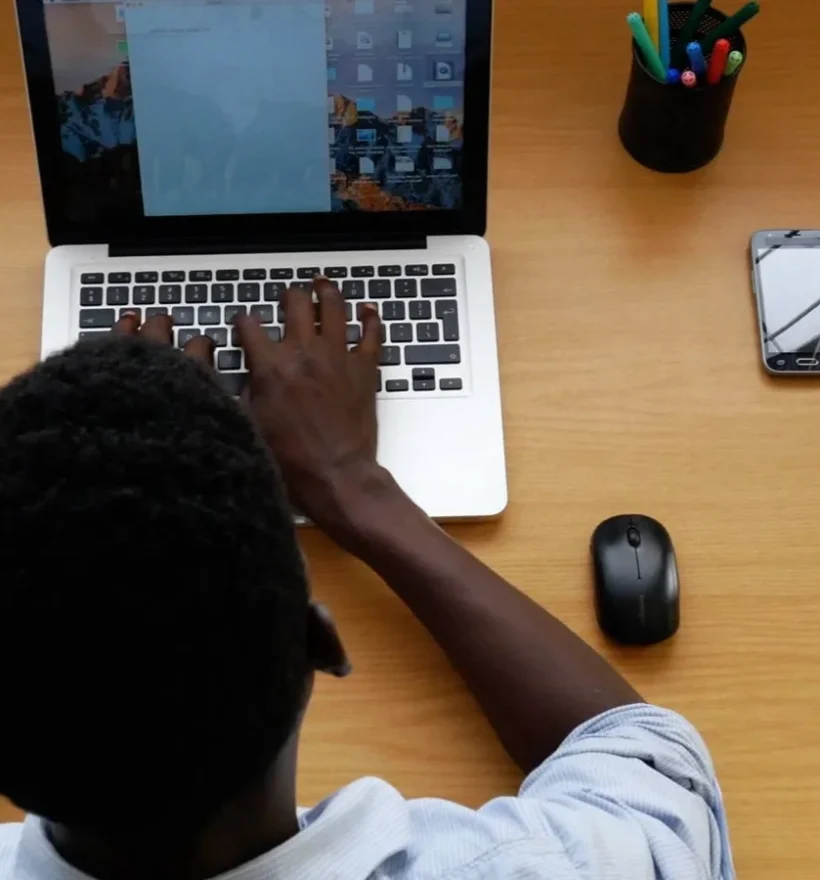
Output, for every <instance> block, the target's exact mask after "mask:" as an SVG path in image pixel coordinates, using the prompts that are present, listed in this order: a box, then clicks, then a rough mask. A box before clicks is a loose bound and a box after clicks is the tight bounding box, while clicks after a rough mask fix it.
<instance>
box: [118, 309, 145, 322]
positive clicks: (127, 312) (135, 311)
mask: <svg viewBox="0 0 820 880" xmlns="http://www.w3.org/2000/svg"><path fill="white" fill-rule="evenodd" d="M126 315H136V317H137V320H138V321H140V322H142V309H135V308H134V307H133V306H128V307H127V308H124V309H120V311H119V314H118V315H117V319H118V320H121V319H122V318H124V317H125V316H126Z"/></svg>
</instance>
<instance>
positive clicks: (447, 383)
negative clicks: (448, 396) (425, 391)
mask: <svg viewBox="0 0 820 880" xmlns="http://www.w3.org/2000/svg"><path fill="white" fill-rule="evenodd" d="M438 387H439V388H440V389H441V390H442V391H461V389H462V388H463V387H464V383H463V382H462V381H461V379H442V380H441V381H440V382H439V383H438Z"/></svg>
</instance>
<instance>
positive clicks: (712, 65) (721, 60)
mask: <svg viewBox="0 0 820 880" xmlns="http://www.w3.org/2000/svg"><path fill="white" fill-rule="evenodd" d="M731 51H732V45H731V43H730V42H729V41H728V40H718V41H717V42H716V43H715V48H714V49H712V57H711V58H710V59H709V69H708V70H707V72H706V82H708V83H709V85H710V86H716V85H717V84H718V83H719V82H720V81H721V80H722V79H723V73H724V71H725V70H726V62H727V61H728V60H729V52H731Z"/></svg>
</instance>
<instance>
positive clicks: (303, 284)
mask: <svg viewBox="0 0 820 880" xmlns="http://www.w3.org/2000/svg"><path fill="white" fill-rule="evenodd" d="M290 286H291V287H292V288H293V289H294V290H306V291H307V292H308V293H312V292H313V282H312V281H294V282H293V283H292V284H291V285H290Z"/></svg>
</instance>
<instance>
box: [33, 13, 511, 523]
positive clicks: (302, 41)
mask: <svg viewBox="0 0 820 880" xmlns="http://www.w3.org/2000/svg"><path fill="white" fill-rule="evenodd" d="M17 12H18V21H19V26H20V36H21V42H22V49H23V58H24V63H25V70H26V76H27V84H28V91H29V99H30V106H31V114H32V119H33V126H34V136H35V143H36V148H37V156H38V161H39V169H40V176H41V180H42V190H43V200H44V206H45V215H46V221H47V227H48V235H49V241H50V243H51V245H52V250H51V251H50V253H49V254H48V256H47V259H46V266H45V290H44V298H43V327H42V354H43V356H46V355H48V354H49V353H51V352H54V351H56V350H59V349H62V348H64V347H66V346H68V345H71V344H72V343H74V342H75V341H76V340H77V339H86V338H92V337H94V336H97V335H99V334H105V333H108V332H109V331H110V328H111V327H112V325H113V324H114V323H115V321H116V320H117V319H118V318H119V317H120V315H122V313H123V312H125V311H138V312H139V313H140V314H141V316H142V317H143V318H144V319H145V318H148V317H150V316H151V315H155V314H170V315H172V316H173V322H174V341H175V344H177V345H183V344H184V343H185V342H186V341H187V340H188V339H190V338H191V337H192V336H195V335H196V334H200V333H205V334H207V335H209V336H211V337H212V338H213V339H214V341H215V343H216V355H215V359H216V367H217V370H218V371H219V374H220V379H221V381H223V382H224V384H225V386H226V388H228V389H229V390H230V391H231V392H232V393H236V394H238V393H239V392H240V391H241V389H242V387H243V385H244V383H245V381H246V379H247V373H246V371H245V363H244V357H243V353H242V351H241V349H240V348H239V347H238V346H237V340H236V334H235V332H234V328H233V327H232V326H231V324H232V321H233V319H234V317H235V316H236V315H237V314H241V313H245V312H248V313H250V314H253V315H256V316H257V317H258V318H259V320H260V321H261V322H262V324H263V325H264V326H265V328H266V330H267V332H268V334H269V336H270V337H271V339H273V340H279V339H281V337H282V332H283V311H282V308H281V297H282V293H283V292H284V290H285V289H286V288H287V287H288V286H289V285H293V284H296V285H300V286H303V287H305V288H306V289H312V284H313V279H314V277H315V276H316V275H318V274H321V275H325V276H327V277H328V278H330V279H332V280H333V281H334V282H335V283H337V284H338V286H339V289H340V292H341V295H342V296H343V297H344V298H345V301H346V306H347V317H348V321H349V323H348V343H349V344H350V345H351V346H353V345H355V344H356V342H357V341H358V339H359V338H360V335H361V325H360V323H359V322H358V305H359V304H361V303H365V302H372V303H375V304H377V305H378V308H379V310H380V313H381V317H382V319H383V322H384V344H383V348H382V357H381V365H380V391H379V394H378V415H379V424H380V442H379V459H380V461H381V462H382V463H383V464H384V465H385V466H386V467H388V468H389V469H390V470H391V471H392V472H393V474H394V475H395V477H396V478H397V480H398V481H399V483H400V484H401V485H402V486H403V488H404V489H405V490H406V491H407V492H408V493H409V494H410V496H411V497H412V498H413V499H414V500H415V501H416V502H417V503H418V504H419V505H420V506H421V507H422V508H423V509H424V510H425V511H427V513H428V514H430V515H431V516H433V517H436V518H439V519H465V518H484V517H491V516H496V515H498V514H500V513H501V511H502V510H503V509H504V507H505V506H506V501H507V485H506V472H505V461H504V442H503V428H502V414H501V398H500V388H499V371H498V356H497V348H496V331H495V318H494V312H493V291H492V276H491V268H490V254H489V248H488V245H487V243H486V241H485V240H484V238H483V235H484V231H485V228H486V212H487V211H486V209H487V164H488V128H489V120H488V115H489V104H490V100H489V98H490V46H491V24H492V9H491V0H469V2H468V0H222V2H220V0H124V2H123V0H120V2H111V0H17Z"/></svg>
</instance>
